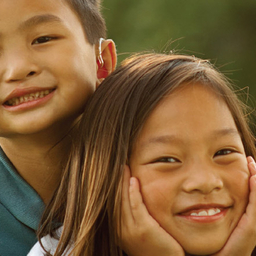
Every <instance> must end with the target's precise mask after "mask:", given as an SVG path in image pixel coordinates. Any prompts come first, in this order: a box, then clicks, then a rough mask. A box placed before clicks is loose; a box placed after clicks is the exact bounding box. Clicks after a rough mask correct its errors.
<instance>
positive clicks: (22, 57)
mask: <svg viewBox="0 0 256 256" xmlns="http://www.w3.org/2000/svg"><path fill="white" fill-rule="evenodd" d="M0 69H3V72H0V74H1V73H2V81H4V82H6V83H11V82H17V81H23V80H26V79H28V78H30V77H32V76H35V75H37V74H39V73H40V68H39V66H38V65H37V64H36V62H35V60H34V59H33V57H32V56H30V54H29V53H27V52H23V51H21V52H17V51H16V53H15V52H12V53H10V54H7V53H4V54H3V56H2V57H1V67H0Z"/></svg>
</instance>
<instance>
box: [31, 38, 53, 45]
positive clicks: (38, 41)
mask: <svg viewBox="0 0 256 256" xmlns="http://www.w3.org/2000/svg"><path fill="white" fill-rule="evenodd" d="M53 39H54V38H53V37H51V36H41V37H38V38H37V39H35V40H34V41H33V42H32V44H43V43H47V42H49V41H51V40H53Z"/></svg>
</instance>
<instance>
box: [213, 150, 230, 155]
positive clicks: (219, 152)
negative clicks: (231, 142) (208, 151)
mask: <svg viewBox="0 0 256 256" xmlns="http://www.w3.org/2000/svg"><path fill="white" fill-rule="evenodd" d="M233 152H234V150H231V149H222V150H219V151H217V152H216V153H215V156H223V155H229V154H231V153H233Z"/></svg>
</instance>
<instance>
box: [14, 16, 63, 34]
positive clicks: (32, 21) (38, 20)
mask: <svg viewBox="0 0 256 256" xmlns="http://www.w3.org/2000/svg"><path fill="white" fill-rule="evenodd" d="M49 22H57V23H63V21H62V20H61V19H60V18H59V17H57V16H55V15H53V14H42V15H36V16H33V17H31V18H29V19H28V20H25V21H24V22H23V23H21V25H20V26H19V29H20V30H26V29H28V28H31V27H34V26H37V25H40V24H42V23H49Z"/></svg>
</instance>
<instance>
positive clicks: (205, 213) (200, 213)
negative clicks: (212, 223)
mask: <svg viewBox="0 0 256 256" xmlns="http://www.w3.org/2000/svg"><path fill="white" fill-rule="evenodd" d="M207 215H208V214H207V211H202V212H199V213H198V216H207Z"/></svg>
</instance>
